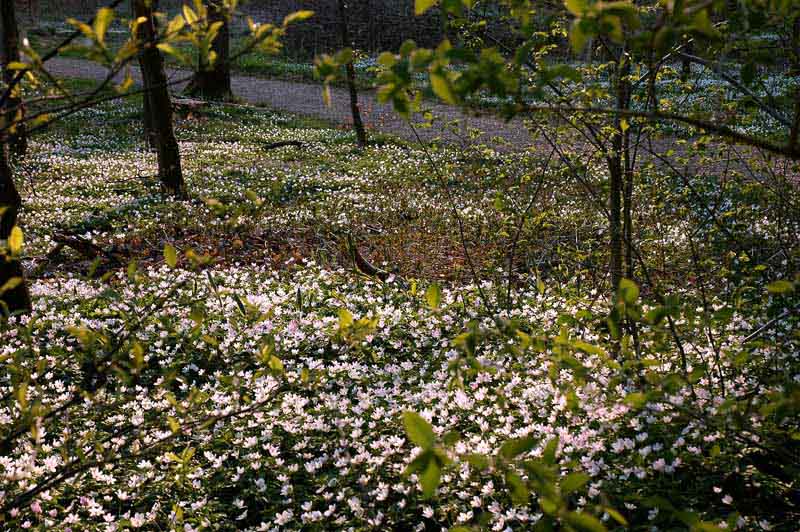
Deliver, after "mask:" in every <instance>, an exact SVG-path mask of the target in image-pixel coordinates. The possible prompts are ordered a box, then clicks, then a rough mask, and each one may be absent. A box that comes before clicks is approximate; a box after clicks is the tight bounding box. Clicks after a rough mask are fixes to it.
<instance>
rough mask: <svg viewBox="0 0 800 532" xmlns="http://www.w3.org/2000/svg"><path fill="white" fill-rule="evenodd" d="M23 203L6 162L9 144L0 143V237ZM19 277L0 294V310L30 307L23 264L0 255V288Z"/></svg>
mask: <svg viewBox="0 0 800 532" xmlns="http://www.w3.org/2000/svg"><path fill="white" fill-rule="evenodd" d="M21 205H22V199H21V198H20V196H19V192H17V187H16V186H15V185H14V177H13V175H12V172H11V165H10V164H9V161H8V144H6V143H5V142H2V143H0V209H2V211H3V212H2V215H0V240H8V237H9V236H10V235H11V229H12V228H13V227H14V226H15V225H16V224H17V212H18V211H19V208H20V206H21ZM15 278H18V279H20V280H21V281H22V282H21V283H19V284H18V285H17V286H16V287H15V288H13V289H11V290H6V291H4V292H3V293H2V294H0V313H3V314H5V313H6V312H8V313H27V312H30V310H31V296H30V292H29V291H28V285H27V283H26V282H25V275H24V272H23V270H22V264H21V263H20V261H19V260H17V259H14V258H11V257H6V256H3V255H0V287H2V286H4V285H5V284H6V283H7V282H9V281H11V280H12V279H15Z"/></svg>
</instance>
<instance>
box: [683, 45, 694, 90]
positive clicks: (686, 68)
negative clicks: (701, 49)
mask: <svg viewBox="0 0 800 532" xmlns="http://www.w3.org/2000/svg"><path fill="white" fill-rule="evenodd" d="M684 50H686V54H687V55H692V53H693V52H694V46H692V43H691V42H688V43H686V46H685V47H684ZM691 75H692V62H691V61H690V60H689V59H688V58H687V57H684V58H683V60H682V61H681V81H682V82H684V83H686V82H687V81H689V76H691Z"/></svg>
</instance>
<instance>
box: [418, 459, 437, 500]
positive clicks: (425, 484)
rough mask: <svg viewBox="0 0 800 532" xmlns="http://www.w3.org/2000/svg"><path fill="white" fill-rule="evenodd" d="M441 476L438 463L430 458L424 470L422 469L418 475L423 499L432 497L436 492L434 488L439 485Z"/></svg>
mask: <svg viewBox="0 0 800 532" xmlns="http://www.w3.org/2000/svg"><path fill="white" fill-rule="evenodd" d="M441 477H442V469H441V467H439V463H438V462H437V461H436V460H434V459H433V458H431V459H430V460H428V466H427V467H426V468H425V471H423V472H422V475H420V477H419V483H420V486H422V497H423V498H424V499H430V498H431V497H433V494H434V493H436V488H438V487H439V482H440V481H441Z"/></svg>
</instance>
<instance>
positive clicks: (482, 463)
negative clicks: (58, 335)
mask: <svg viewBox="0 0 800 532" xmlns="http://www.w3.org/2000/svg"><path fill="white" fill-rule="evenodd" d="M463 458H464V460H466V461H467V463H468V464H469V465H471V466H472V467H474V468H475V469H477V470H478V471H483V470H484V469H487V468H488V467H489V459H488V458H487V457H486V456H484V455H482V454H478V453H472V454H468V455H466V456H464V457H463Z"/></svg>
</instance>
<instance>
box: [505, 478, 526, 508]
mask: <svg viewBox="0 0 800 532" xmlns="http://www.w3.org/2000/svg"><path fill="white" fill-rule="evenodd" d="M506 484H507V485H508V488H509V490H510V492H511V493H510V495H511V501H512V502H513V503H514V504H528V498H529V497H530V492H529V491H528V487H527V486H525V483H524V482H523V481H522V477H520V476H519V475H518V474H517V473H515V472H514V471H511V470H509V471H507V472H506Z"/></svg>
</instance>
